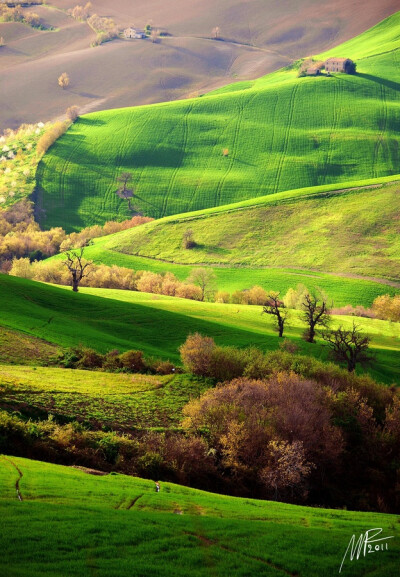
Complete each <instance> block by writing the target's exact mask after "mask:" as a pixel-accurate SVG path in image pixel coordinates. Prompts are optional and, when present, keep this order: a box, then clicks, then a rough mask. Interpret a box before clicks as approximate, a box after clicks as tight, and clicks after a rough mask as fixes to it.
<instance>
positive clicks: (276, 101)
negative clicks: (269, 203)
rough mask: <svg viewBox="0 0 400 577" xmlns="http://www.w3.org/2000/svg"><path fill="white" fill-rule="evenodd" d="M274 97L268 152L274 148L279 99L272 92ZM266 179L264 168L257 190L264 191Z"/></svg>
mask: <svg viewBox="0 0 400 577" xmlns="http://www.w3.org/2000/svg"><path fill="white" fill-rule="evenodd" d="M274 98H275V101H274V105H273V109H272V112H271V119H272V123H271V125H270V126H271V137H270V146H269V151H268V153H269V154H271V152H272V151H273V149H274V147H273V144H274V139H275V115H276V107H277V106H278V100H279V99H278V96H277V95H276V94H274ZM267 180H268V172H267V170H264V173H263V178H262V181H261V184H260V188H259V190H260V191H261V192H262V193H263V194H265V193H266V189H267V187H268V183H267Z"/></svg>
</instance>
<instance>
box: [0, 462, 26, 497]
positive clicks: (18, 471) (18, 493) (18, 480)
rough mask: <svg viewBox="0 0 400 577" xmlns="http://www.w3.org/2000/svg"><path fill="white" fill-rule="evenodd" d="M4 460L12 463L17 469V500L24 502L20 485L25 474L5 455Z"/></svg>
mask: <svg viewBox="0 0 400 577" xmlns="http://www.w3.org/2000/svg"><path fill="white" fill-rule="evenodd" d="M3 459H4V460H5V461H8V462H9V463H10V465H12V466H13V467H14V469H15V470H16V471H17V473H18V479H17V480H16V482H15V489H16V491H17V499H19V501H23V498H22V494H21V490H20V487H19V483H20V481H21V479H22V477H23V473H22V471H21V469H19V467H17V465H16V464H15V463H14V462H13V461H11V459H8V458H7V457H4V455H3Z"/></svg>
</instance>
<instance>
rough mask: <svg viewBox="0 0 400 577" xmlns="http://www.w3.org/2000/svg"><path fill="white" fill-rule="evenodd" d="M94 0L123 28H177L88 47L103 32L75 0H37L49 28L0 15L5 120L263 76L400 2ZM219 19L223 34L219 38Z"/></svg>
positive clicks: (169, 95) (359, 28)
mask: <svg viewBox="0 0 400 577" xmlns="http://www.w3.org/2000/svg"><path fill="white" fill-rule="evenodd" d="M75 4H76V2H75ZM83 4H85V3H83ZM91 4H92V13H96V14H98V15H99V16H107V17H111V18H112V19H113V20H114V22H115V24H116V25H117V27H118V28H120V29H121V30H122V29H124V28H126V27H127V26H130V25H135V26H138V27H142V28H144V26H145V25H146V24H149V23H150V24H151V25H152V26H154V27H156V28H159V29H160V30H163V31H168V33H170V34H171V35H172V36H171V37H168V38H164V39H163V40H162V41H161V42H160V43H158V44H153V43H152V42H150V41H147V40H146V41H144V42H136V41H133V42H129V41H124V40H114V41H113V42H108V43H106V44H103V45H102V46H101V47H100V48H99V47H97V48H89V46H90V44H91V42H93V41H94V40H95V37H96V36H95V33H94V32H93V30H92V29H91V28H90V27H89V26H88V25H87V24H86V23H85V22H83V21H77V20H74V19H73V18H71V17H70V16H69V15H68V14H67V10H69V9H71V8H72V7H73V6H74V3H73V2H72V1H71V0H51V2H45V3H44V4H43V5H41V6H38V5H35V6H34V11H35V12H36V13H38V15H39V17H40V19H41V24H42V25H43V27H44V28H47V30H42V29H37V28H36V29H34V28H31V27H29V26H26V25H24V24H22V23H19V22H17V23H16V22H0V36H2V37H3V38H4V41H5V45H4V46H2V47H1V48H0V52H1V58H0V71H1V74H2V90H1V93H0V127H1V128H17V127H18V126H19V125H20V124H21V123H26V122H29V123H33V122H38V121H39V120H43V111H45V112H46V119H47V120H51V119H53V118H55V117H59V116H60V115H61V114H64V112H65V110H66V108H67V107H68V106H71V105H78V106H80V107H81V109H82V111H84V110H85V111H86V112H89V111H93V110H102V109H106V108H117V107H122V106H132V105H136V104H146V103H153V102H163V101H170V100H175V99H177V98H182V97H187V96H188V95H190V94H194V93H204V92H207V91H208V90H211V89H213V88H216V87H218V86H223V85H224V84H226V83H228V82H231V81H233V80H234V79H235V78H236V79H243V80H244V79H252V78H257V77H258V76H261V75H262V74H267V73H268V72H271V71H273V70H276V69H278V68H280V67H281V66H285V65H287V64H289V62H290V61H291V60H292V59H293V58H299V57H300V56H301V55H303V54H310V53H314V52H316V51H321V50H326V49H328V48H329V47H331V46H333V45H334V44H338V43H340V42H343V41H344V40H347V39H348V38H350V37H351V36H352V35H354V34H359V33H361V32H363V31H364V30H366V29H368V28H369V27H370V26H372V25H374V24H375V23H376V22H378V21H379V20H381V19H382V18H385V17H387V16H389V15H390V14H392V13H393V12H395V11H396V10H397V9H398V6H397V2H396V0H381V2H379V3H377V2H376V1H375V0H353V2H351V3H349V2H346V1H345V0H336V1H335V4H334V5H332V3H331V2H330V1H329V0H319V2H318V3H316V2H315V1H314V0H288V1H285V2H276V1H275V0H252V2H237V0H225V1H224V2H213V1H211V0H203V1H202V2H200V1H199V0H191V1H190V2H187V1H184V0H175V2H174V7H173V9H172V8H171V6H170V5H169V4H168V3H165V2H160V0H150V1H145V0H135V2H132V1H129V0H114V1H112V2H111V1H110V0H93V2H91ZM23 10H27V11H30V10H32V9H31V8H29V7H27V8H23ZM216 26H218V27H219V28H220V36H221V37H222V38H223V41H220V42H215V41H213V40H212V38H211V37H212V30H213V28H215V27H216ZM63 71H66V72H68V74H69V75H70V79H71V83H70V86H69V87H68V89H67V90H60V88H59V87H58V86H57V78H58V76H59V75H60V74H61V73H62V72H63ZM27 85H29V91H27V90H26V86H27Z"/></svg>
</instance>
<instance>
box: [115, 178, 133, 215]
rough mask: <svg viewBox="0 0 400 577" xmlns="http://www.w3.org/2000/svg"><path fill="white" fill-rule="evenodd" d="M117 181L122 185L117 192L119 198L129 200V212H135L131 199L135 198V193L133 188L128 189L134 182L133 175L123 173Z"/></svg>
mask: <svg viewBox="0 0 400 577" xmlns="http://www.w3.org/2000/svg"><path fill="white" fill-rule="evenodd" d="M117 180H118V182H120V183H121V186H120V187H119V188H118V190H116V194H117V196H119V197H120V198H123V199H125V200H127V201H128V208H129V210H133V207H132V203H131V198H133V197H134V196H135V192H134V189H133V188H128V184H129V183H130V181H131V180H132V174H131V173H130V172H123V173H122V174H121V175H120V176H119V177H118V178H117Z"/></svg>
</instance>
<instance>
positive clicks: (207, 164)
mask: <svg viewBox="0 0 400 577" xmlns="http://www.w3.org/2000/svg"><path fill="white" fill-rule="evenodd" d="M230 125H231V123H226V126H225V129H224V130H223V132H222V133H221V134H220V136H219V137H218V136H217V137H216V138H215V141H214V145H213V147H212V152H211V154H210V155H209V157H208V161H207V162H206V163H205V165H204V169H203V174H205V173H206V172H207V168H208V167H209V165H210V164H211V161H212V159H213V158H214V150H215V149H216V147H217V146H218V147H219V146H220V145H221V141H222V142H223V141H224V140H225V133H226V131H227V130H228V129H229V127H230ZM202 182H203V179H199V181H198V183H197V185H196V188H195V189H194V191H193V193H192V194H191V197H190V200H189V203H188V205H187V210H188V211H190V210H191V207H192V206H193V201H194V199H195V197H196V196H197V194H198V193H199V192H200V193H201V190H202V188H201V187H202Z"/></svg>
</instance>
